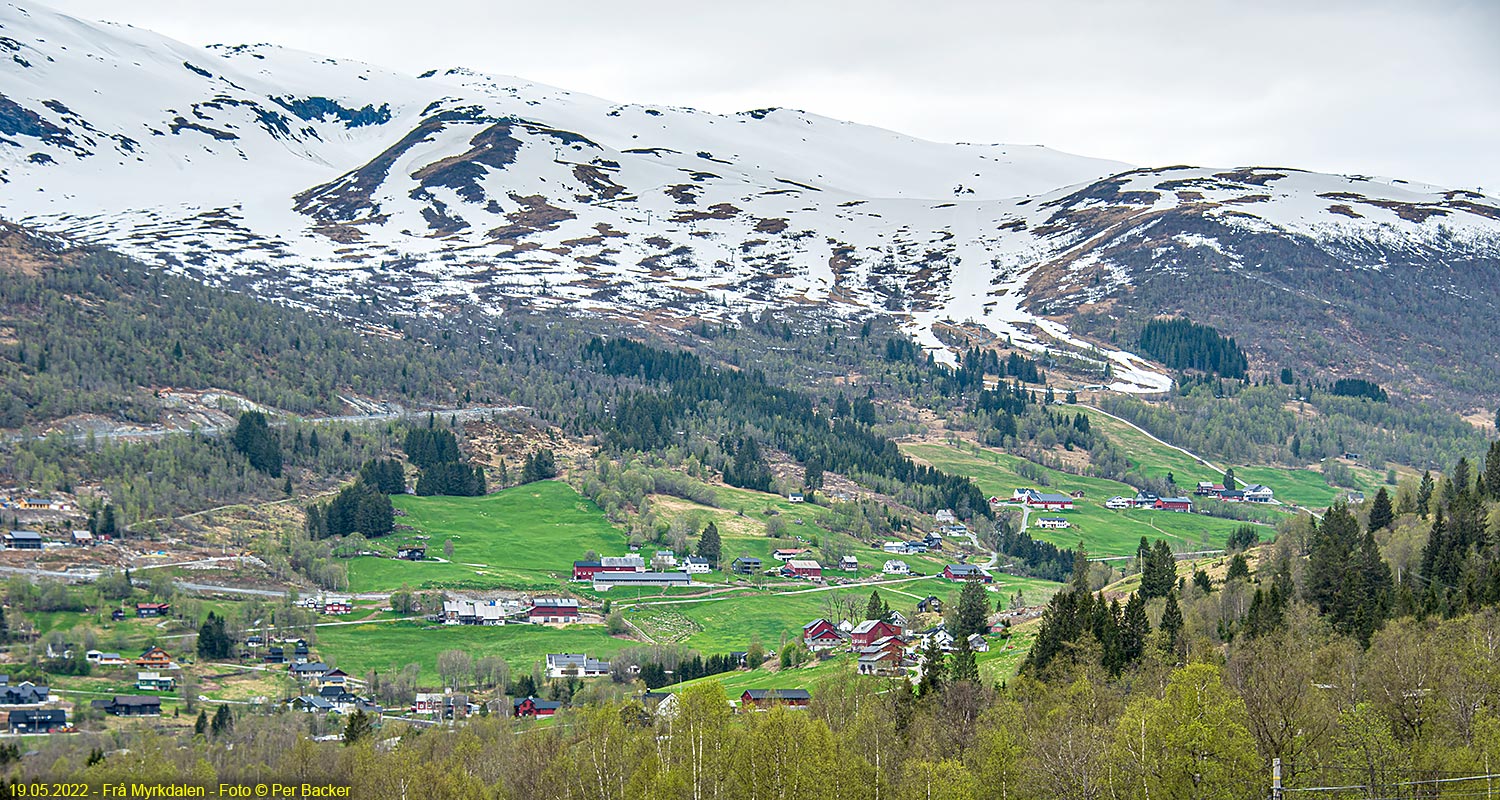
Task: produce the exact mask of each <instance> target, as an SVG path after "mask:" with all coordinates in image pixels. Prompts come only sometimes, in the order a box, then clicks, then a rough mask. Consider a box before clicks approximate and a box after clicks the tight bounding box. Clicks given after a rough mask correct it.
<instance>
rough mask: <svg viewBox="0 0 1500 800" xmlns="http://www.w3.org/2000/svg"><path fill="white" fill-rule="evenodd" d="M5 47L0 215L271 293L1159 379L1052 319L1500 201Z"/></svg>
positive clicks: (1497, 219) (105, 36)
mask: <svg viewBox="0 0 1500 800" xmlns="http://www.w3.org/2000/svg"><path fill="white" fill-rule="evenodd" d="M0 59H3V60H0V216H5V217H8V218H11V219H16V220H20V221H22V222H25V223H27V224H31V225H35V226H38V227H41V228H44V229H48V230H53V231H59V232H65V233H68V234H70V235H73V236H77V237H83V238H86V239H90V240H94V241H97V242H101V243H106V244H109V245H111V246H114V247H116V248H118V249H121V250H123V251H125V252H128V253H130V254H132V255H135V256H138V257H141V258H144V259H147V260H151V261H156V262H159V263H163V264H166V265H169V266H171V267H172V268H174V269H178V270H181V271H183V272H187V273H189V274H193V275H195V276H198V277H200V278H202V279H204V280H207V281H210V282H214V283H221V284H228V285H233V286H236V287H239V288H242V289H245V290H247V291H252V292H256V293H259V294H262V295H266V296H270V297H280V298H286V299H290V300H293V301H296V302H305V303H316V302H318V300H319V299H320V298H321V299H331V298H344V299H348V298H371V299H374V300H376V301H378V302H381V303H383V304H385V305H387V306H388V307H394V308H398V309H400V310H403V311H406V312H409V313H417V314H441V313H445V311H446V310H449V309H452V308H454V307H467V308H480V309H486V308H488V309H499V308H500V307H501V306H503V305H504V304H505V303H507V302H514V301H515V300H517V299H520V300H522V301H524V302H529V303H534V304H538V305H546V306H561V307H568V308H576V309H580V310H585V311H595V312H600V313H626V314H645V313H646V312H649V316H650V317H651V318H652V319H655V320H660V321H663V322H666V323H670V322H671V321H674V320H682V319H690V318H725V317H739V316H740V315H742V314H743V313H745V312H747V311H750V312H753V311H758V310H760V309H763V308H768V307H784V306H793V305H805V306H815V307H817V308H819V309H826V310H827V312H828V313H833V314H839V315H845V316H859V315H863V314H868V313H873V312H879V313H894V314H897V315H901V316H902V317H903V318H904V319H906V320H907V321H908V323H909V325H910V326H911V328H912V330H913V331H914V332H916V333H917V334H918V335H919V336H920V337H922V338H923V340H924V341H925V342H926V343H928V344H929V345H932V346H934V347H940V346H941V341H940V338H939V336H938V333H937V332H939V331H944V330H949V329H951V325H957V326H960V327H964V326H967V327H968V329H969V330H971V331H978V332H981V333H986V332H987V333H990V334H993V335H996V336H1010V337H1011V338H1012V340H1013V341H1015V342H1017V343H1019V344H1021V345H1022V346H1028V347H1031V348H1033V349H1042V348H1046V347H1063V348H1069V349H1074V350H1076V351H1079V352H1083V353H1087V354H1089V355H1090V356H1092V357H1105V358H1109V359H1111V360H1112V361H1113V362H1114V365H1115V375H1116V381H1117V384H1116V385H1117V388H1120V389H1124V390H1159V389H1161V388H1164V387H1165V386H1166V385H1168V384H1167V382H1166V379H1165V377H1164V376H1162V375H1160V374H1157V373H1156V372H1154V371H1152V370H1151V369H1150V368H1149V367H1148V366H1147V365H1146V364H1145V363H1144V362H1142V361H1140V360H1139V359H1136V358H1135V357H1133V356H1131V355H1130V354H1128V353H1126V352H1119V351H1115V350H1112V349H1110V348H1108V347H1104V346H1101V342H1099V341H1093V342H1088V341H1083V340H1081V339H1079V338H1077V337H1075V336H1074V335H1073V334H1071V333H1069V330H1068V328H1067V327H1065V318H1064V317H1063V316H1060V315H1061V314H1063V312H1067V311H1070V310H1073V309H1076V308H1078V307H1080V306H1083V307H1085V308H1096V307H1098V305H1099V304H1100V302H1101V301H1107V300H1108V298H1110V297H1112V296H1115V295H1118V294H1119V293H1120V292H1121V291H1123V290H1127V289H1129V288H1130V287H1131V286H1132V285H1133V284H1134V283H1135V282H1136V281H1138V280H1139V279H1140V278H1141V277H1142V275H1144V274H1146V273H1150V272H1152V271H1157V272H1161V271H1165V272H1167V273H1169V274H1170V272H1171V271H1172V270H1173V269H1188V268H1191V265H1193V264H1196V263H1200V262H1201V261H1202V260H1203V259H1205V258H1208V259H1211V260H1213V261H1214V262H1215V263H1216V264H1217V265H1219V266H1221V267H1223V268H1226V269H1230V270H1234V269H1243V270H1245V271H1246V272H1247V273H1248V272H1254V271H1255V270H1256V269H1258V263H1259V262H1258V259H1259V258H1260V257H1261V256H1262V255H1263V254H1264V253H1265V252H1267V250H1268V246H1267V242H1268V241H1271V240H1274V241H1277V242H1292V243H1294V244H1295V250H1296V251H1297V252H1303V253H1317V254H1322V255H1321V256H1320V257H1326V258H1329V259H1333V260H1334V261H1336V262H1337V263H1339V264H1341V265H1345V266H1347V267H1350V268H1370V269H1376V270H1379V269H1384V268H1389V267H1390V266H1391V265H1392V264H1393V262H1395V261H1403V260H1410V259H1418V260H1420V259H1454V258H1480V259H1488V260H1489V261H1488V263H1489V264H1491V267H1492V268H1493V264H1494V263H1495V262H1494V259H1495V258H1496V256H1497V255H1500V202H1497V201H1495V200H1494V199H1491V198H1488V197H1485V196H1482V195H1477V194H1473V193H1468V192H1445V191H1442V190H1441V189H1438V188H1436V187H1429V186H1417V185H1412V184H1406V183H1403V182H1400V181H1384V180H1374V179H1369V178H1363V177H1347V176H1331V175H1320V174H1314V173H1308V172H1302V171H1297V170H1287V169H1276V170H1270V169H1260V168H1253V169H1252V168H1244V169H1196V168H1187V167H1172V168H1167V169H1149V170H1138V169H1131V168H1130V167H1129V166H1128V165H1125V164H1121V163H1118V162H1113V161H1105V160H1099V159H1092V158H1084V157H1080V156H1074V155H1069V154H1065V153H1060V152H1057V151H1054V150H1049V149H1047V148H1044V147H1037V146H1019V145H967V144H959V145H948V144H937V143H933V142H926V141H921V140H918V139H913V138H910V137H907V136H902V135H900V134H897V133H893V132H890V131H885V130H880V129H876V128H871V127H867V126H862V125H857V124H853V123H848V122H840V121H837V120H832V119H828V118H824V117H819V116H816V115H813V114H808V113H804V112H801V111H793V110H787V109H765V110H758V111H746V112H743V113H740V114H734V115H728V116H725V115H717V114H709V113H704V112H700V111H695V110H692V109H686V108H663V107H651V106H642V105H621V104H617V103H612V102H609V101H606V100H601V99H598V98H594V97H589V96H585V95H580V94H575V93H570V92H567V91H563V90H560V89H555V88H551V87H547V86H541V85H537V84H534V83H530V82H527V81H524V80H519V79H515V78H505V77H499V76H490V75H482V74H477V73H474V72H470V71H468V70H464V69H449V70H442V71H433V72H428V73H424V74H422V75H420V76H415V77H412V76H406V75H400V74H396V73H392V72H388V71H384V70H381V69H378V68H376V67H372V66H368V65H365V64H361V63H357V62H351V61H343V60H338V59H331V58H324V57H322V56H317V55H313V54H309V53H303V52H297V51H292V50H286V49H282V48H279V47H274V46H271V45H264V44H261V45H244V46H213V47H209V48H198V47H193V46H189V45H185V44H182V43H179V42H175V41H172V40H170V39H167V38H164V37H161V36H158V35H156V34H153V33H150V32H147V31H142V30H138V29H135V28H131V27H128V26H121V25H113V24H102V23H90V22H83V21H80V20H77V19H73V18H71V17H68V16H65V15H61V14H58V13H56V12H54V11H52V10H50V9H48V8H46V7H44V6H41V5H37V4H35V3H29V2H19V3H18V2H11V1H10V0H6V2H4V3H3V4H0ZM1272 249H1274V248H1272ZM1043 312H1046V313H1045V314H1044V313H1043ZM950 324H951V325H950ZM944 352H946V351H944Z"/></svg>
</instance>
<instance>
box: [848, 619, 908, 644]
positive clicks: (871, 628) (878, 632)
mask: <svg viewBox="0 0 1500 800" xmlns="http://www.w3.org/2000/svg"><path fill="white" fill-rule="evenodd" d="M900 635H901V629H900V628H898V627H896V626H895V625H892V624H891V623H889V622H886V621H885V620H883V619H867V620H865V621H864V622H861V623H859V624H858V625H856V626H854V630H853V631H852V632H851V633H850V634H849V643H850V644H851V645H853V646H854V647H869V646H870V645H872V644H874V643H875V642H876V641H878V640H880V639H886V638H890V637H892V636H900Z"/></svg>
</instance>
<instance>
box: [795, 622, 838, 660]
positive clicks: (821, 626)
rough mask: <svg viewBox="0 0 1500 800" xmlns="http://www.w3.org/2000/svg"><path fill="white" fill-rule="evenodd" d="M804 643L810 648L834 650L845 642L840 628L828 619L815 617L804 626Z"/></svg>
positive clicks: (814, 649)
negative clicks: (840, 633)
mask: <svg viewBox="0 0 1500 800" xmlns="http://www.w3.org/2000/svg"><path fill="white" fill-rule="evenodd" d="M802 643H803V644H805V645H807V649H808V650H812V651H814V652H816V651H818V650H832V649H833V648H835V647H838V646H839V645H841V644H843V643H844V637H843V636H841V635H839V629H838V628H836V627H834V624H833V623H832V622H829V621H828V620H826V619H815V620H813V621H812V622H809V623H807V624H806V625H803V626H802Z"/></svg>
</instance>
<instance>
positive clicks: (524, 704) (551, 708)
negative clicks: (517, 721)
mask: <svg viewBox="0 0 1500 800" xmlns="http://www.w3.org/2000/svg"><path fill="white" fill-rule="evenodd" d="M512 706H513V708H514V710H515V714H516V716H517V717H532V718H539V717H550V716H552V715H553V714H556V713H557V710H558V709H559V708H562V703H559V702H557V701H555V700H539V699H537V698H535V697H522V698H520V699H518V700H516V701H515V702H514V703H512Z"/></svg>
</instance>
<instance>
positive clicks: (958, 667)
mask: <svg viewBox="0 0 1500 800" xmlns="http://www.w3.org/2000/svg"><path fill="white" fill-rule="evenodd" d="M954 645H955V646H954V650H953V658H952V660H951V662H950V663H949V665H948V680H950V681H952V682H953V683H962V682H964V681H968V682H970V683H978V682H979V662H978V661H977V660H976V659H975V658H974V651H973V650H971V649H969V639H968V637H962V638H960V639H958V641H957V642H955V643H954Z"/></svg>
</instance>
